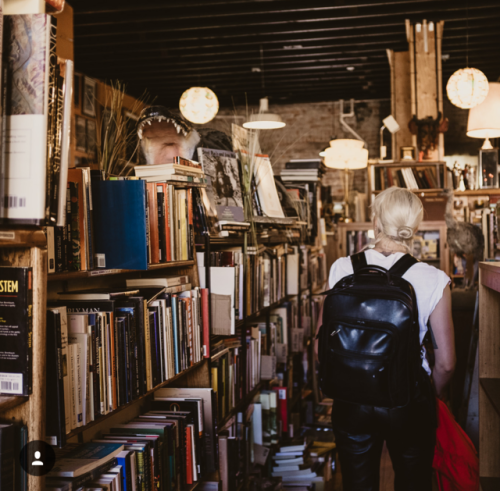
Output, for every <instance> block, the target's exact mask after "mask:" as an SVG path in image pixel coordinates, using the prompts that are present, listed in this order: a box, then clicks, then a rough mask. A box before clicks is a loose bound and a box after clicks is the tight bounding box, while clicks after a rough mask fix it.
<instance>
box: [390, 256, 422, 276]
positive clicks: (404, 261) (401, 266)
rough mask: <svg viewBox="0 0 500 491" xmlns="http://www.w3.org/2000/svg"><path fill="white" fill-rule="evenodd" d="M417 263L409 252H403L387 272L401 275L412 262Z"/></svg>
mask: <svg viewBox="0 0 500 491" xmlns="http://www.w3.org/2000/svg"><path fill="white" fill-rule="evenodd" d="M416 263H418V259H415V258H414V257H413V256H412V255H411V254H405V255H404V256H403V257H402V258H400V259H399V260H398V261H396V263H395V264H394V265H393V266H392V268H391V269H390V270H389V273H390V274H391V275H394V276H399V277H401V276H403V275H404V274H405V273H406V272H407V271H408V270H409V269H410V268H411V267H412V266H413V265H414V264H416Z"/></svg>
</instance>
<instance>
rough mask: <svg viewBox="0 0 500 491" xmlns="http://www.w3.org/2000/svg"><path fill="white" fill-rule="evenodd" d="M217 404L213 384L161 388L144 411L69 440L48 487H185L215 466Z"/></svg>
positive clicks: (178, 490) (169, 490)
mask: <svg viewBox="0 0 500 491" xmlns="http://www.w3.org/2000/svg"><path fill="white" fill-rule="evenodd" d="M215 406H216V401H215V397H214V393H213V391H212V390H211V389H183V388H166V389H160V390H158V391H157V392H156V393H155V398H154V401H153V402H152V404H151V409H150V410H149V411H148V412H146V413H145V414H142V415H140V416H139V417H137V418H135V419H133V420H132V421H130V422H128V423H124V424H117V425H114V426H111V427H110V428H108V429H107V430H106V433H104V434H101V435H100V436H99V438H96V439H94V440H93V441H92V442H89V443H84V444H78V445H67V446H66V447H65V448H64V449H63V451H61V453H60V454H59V455H58V456H57V460H56V465H55V466H54V468H53V469H52V470H51V471H50V473H49V474H48V476H47V479H46V486H47V489H61V488H62V489H68V490H70V489H79V488H81V487H84V488H92V489H105V490H108V489H114V490H119V489H124V490H132V491H136V490H137V491H146V490H150V489H158V490H161V491H182V490H184V489H187V488H188V487H189V486H191V485H193V484H194V483H196V482H198V481H200V480H201V478H202V475H204V474H207V473H211V472H214V471H215V470H216V469H217V466H218V459H217V446H216V432H217V420H216V412H215ZM115 486H116V487H115Z"/></svg>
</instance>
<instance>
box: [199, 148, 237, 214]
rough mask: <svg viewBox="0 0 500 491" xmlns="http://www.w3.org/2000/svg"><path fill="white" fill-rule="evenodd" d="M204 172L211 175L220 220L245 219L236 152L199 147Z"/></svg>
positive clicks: (208, 175)
mask: <svg viewBox="0 0 500 491" xmlns="http://www.w3.org/2000/svg"><path fill="white" fill-rule="evenodd" d="M198 158H199V160H200V162H201V164H202V166H203V172H204V173H205V175H206V176H207V178H208V177H210V182H211V184H212V186H211V190H212V193H213V198H214V202H215V206H216V208H217V214H218V218H219V220H229V221H235V222H243V221H244V213H243V194H242V192H241V181H240V168H239V164H238V159H237V158H236V154H235V153H234V152H227V151H225V150H212V149H209V148H198Z"/></svg>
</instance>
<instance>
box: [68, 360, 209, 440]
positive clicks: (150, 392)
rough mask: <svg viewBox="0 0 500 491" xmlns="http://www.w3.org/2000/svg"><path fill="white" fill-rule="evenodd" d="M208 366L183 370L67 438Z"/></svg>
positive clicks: (197, 365)
mask: <svg viewBox="0 0 500 491" xmlns="http://www.w3.org/2000/svg"><path fill="white" fill-rule="evenodd" d="M206 364H207V360H206V359H205V360H202V361H200V362H199V363H196V364H195V365H193V366H192V367H189V368H187V369H186V370H183V371H182V372H180V373H178V374H177V375H176V376H175V377H172V378H171V379H169V380H166V381H165V382H162V383H161V384H158V385H157V386H156V387H154V388H153V389H151V390H149V391H148V392H146V393H145V394H144V395H142V396H140V397H138V398H137V399H134V400H133V401H130V402H128V403H127V404H123V405H122V406H120V407H118V408H116V409H115V410H114V411H111V412H110V413H108V414H106V415H104V416H101V417H100V418H97V419H96V420H94V421H91V422H90V423H88V424H86V425H85V426H80V428H75V429H74V430H72V431H71V432H70V433H68V434H67V435H66V438H67V439H68V440H69V439H70V438H73V437H75V436H77V435H79V434H80V433H83V432H84V431H87V430H89V429H91V428H92V427H93V426H96V425H98V424H101V423H102V422H104V421H106V420H108V419H110V418H113V417H114V416H116V415H117V414H119V413H121V412H122V411H124V410H126V409H128V408H130V407H131V406H133V405H135V404H138V403H139V402H141V401H144V400H145V399H146V398H148V397H150V396H151V395H153V394H154V393H155V392H156V391H157V390H158V389H161V388H163V387H168V386H169V385H172V384H173V383H174V382H178V381H179V380H180V379H182V378H183V377H185V376H186V375H188V374H189V373H192V372H193V371H195V370H198V369H199V368H200V367H201V366H203V365H206Z"/></svg>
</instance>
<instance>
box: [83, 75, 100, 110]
mask: <svg viewBox="0 0 500 491" xmlns="http://www.w3.org/2000/svg"><path fill="white" fill-rule="evenodd" d="M96 89H97V83H96V81H95V80H93V79H91V78H89V77H83V101H82V102H83V106H82V112H83V114H85V115H87V116H90V117H92V118H95V117H96V110H95V102H96Z"/></svg>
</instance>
